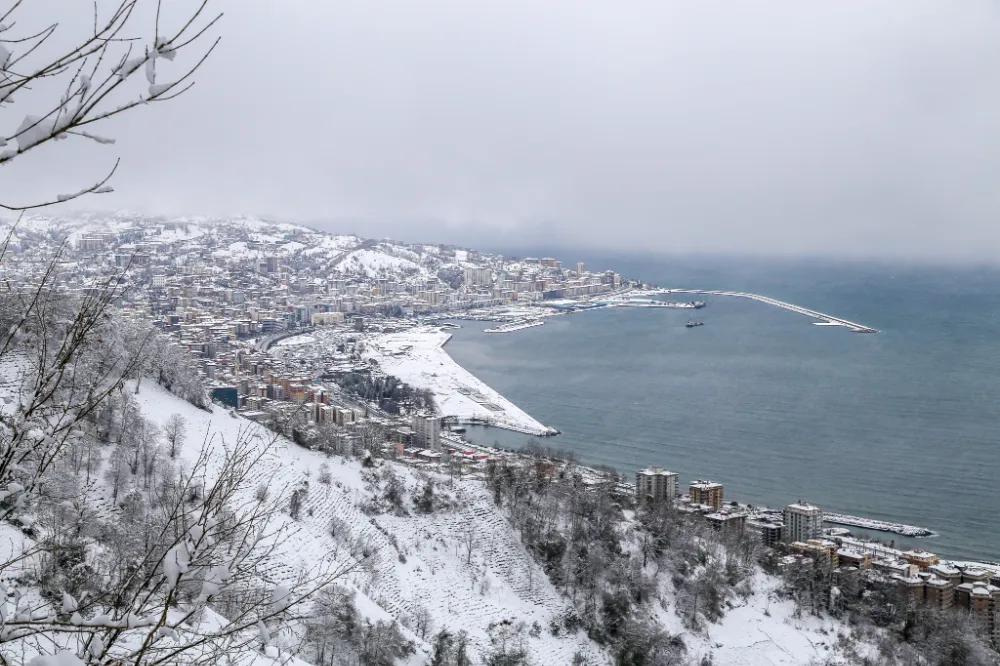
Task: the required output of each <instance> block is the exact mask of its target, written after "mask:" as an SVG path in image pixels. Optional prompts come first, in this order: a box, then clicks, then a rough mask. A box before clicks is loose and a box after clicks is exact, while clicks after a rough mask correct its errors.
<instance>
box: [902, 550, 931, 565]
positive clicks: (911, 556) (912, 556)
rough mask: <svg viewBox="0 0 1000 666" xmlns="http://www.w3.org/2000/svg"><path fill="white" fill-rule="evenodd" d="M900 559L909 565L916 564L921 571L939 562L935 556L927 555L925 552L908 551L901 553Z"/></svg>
mask: <svg viewBox="0 0 1000 666" xmlns="http://www.w3.org/2000/svg"><path fill="white" fill-rule="evenodd" d="M902 558H903V559H904V560H906V561H907V562H909V563H910V564H916V565H917V566H918V567H920V568H921V569H926V568H927V567H929V566H932V565H934V564H937V563H938V562H940V561H941V558H939V557H938V556H937V555H935V554H934V553H928V552H927V551H926V550H908V551H906V552H904V553H902Z"/></svg>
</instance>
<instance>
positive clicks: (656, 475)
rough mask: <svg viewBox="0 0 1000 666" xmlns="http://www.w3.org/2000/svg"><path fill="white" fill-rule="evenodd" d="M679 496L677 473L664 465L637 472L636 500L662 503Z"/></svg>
mask: <svg viewBox="0 0 1000 666" xmlns="http://www.w3.org/2000/svg"><path fill="white" fill-rule="evenodd" d="M676 496H677V474H676V473H675V472H668V471H667V470H665V469H663V468H662V467H652V466H650V467H647V468H646V469H641V470H639V471H638V472H636V473H635V500H636V503H637V504H639V505H642V504H645V503H646V502H652V503H654V504H661V503H663V502H673V501H674V497H676Z"/></svg>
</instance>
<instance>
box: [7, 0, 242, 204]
mask: <svg viewBox="0 0 1000 666" xmlns="http://www.w3.org/2000/svg"><path fill="white" fill-rule="evenodd" d="M30 1H31V0H12V1H11V2H10V4H9V5H8V6H7V7H6V8H3V7H2V6H0V109H7V110H8V113H6V114H4V116H3V117H5V118H6V117H17V116H20V117H21V118H22V120H21V121H20V123H19V124H18V125H17V126H16V127H9V128H0V168H8V169H9V168H11V167H10V165H11V163H13V162H14V161H15V160H17V159H18V158H20V157H21V156H23V155H25V154H26V153H28V152H30V151H32V150H35V149H36V148H40V147H42V146H44V145H45V144H48V143H54V142H57V141H61V140H64V139H67V138H69V137H74V138H80V139H87V140H90V141H94V142H96V143H98V144H103V145H109V144H114V139H112V138H109V137H105V136H102V135H100V134H97V133H96V132H95V129H94V128H95V127H96V126H97V125H98V124H101V123H103V121H106V120H108V119H110V118H112V117H114V116H118V115H121V114H123V113H126V112H128V111H131V110H133V109H135V108H137V107H139V106H141V105H143V104H148V103H151V102H162V101H166V100H168V99H173V98H174V97H177V96H178V95H180V94H183V93H184V92H186V91H187V90H189V89H190V88H191V86H192V85H194V80H193V76H194V74H195V72H196V71H197V70H198V68H199V67H201V65H202V64H203V63H204V62H205V60H206V59H207V58H208V56H209V55H210V54H211V53H212V51H213V50H214V49H215V47H216V45H217V44H218V43H219V38H216V39H215V40H214V41H211V42H208V40H207V39H206V35H207V34H208V33H209V31H210V29H211V28H212V26H213V25H215V23H216V22H217V21H218V20H219V19H220V18H221V17H222V14H215V15H210V14H209V13H208V11H207V10H208V4H209V0H202V2H201V4H199V5H198V6H197V7H196V8H195V9H194V10H193V11H192V12H190V13H189V14H185V15H183V16H181V17H171V18H174V19H178V18H179V20H175V21H174V22H175V23H176V26H177V27H176V28H175V29H173V30H169V31H164V30H163V22H164V21H166V19H167V18H168V17H167V14H168V13H169V12H167V11H165V8H164V7H163V6H162V0H157V1H156V4H155V5H153V4H152V0H115V2H117V4H111V5H110V6H105V5H103V4H102V3H99V2H95V4H94V15H93V27H92V29H91V30H89V31H87V32H86V33H83V34H79V35H74V34H71V33H69V32H68V31H67V29H65V28H64V27H63V26H61V25H60V23H59V22H58V21H57V22H52V23H46V24H42V25H35V26H32V25H29V24H25V25H22V24H21V22H20V21H19V20H18V19H19V18H20V16H21V15H22V14H26V13H27V11H26V9H27V5H28V3H30ZM147 7H148V8H149V9H150V10H153V9H155V17H156V18H155V22H153V25H152V26H144V25H141V21H142V19H144V16H143V14H144V12H143V10H144V9H146V8H147ZM150 28H151V29H150ZM203 42H204V43H203ZM189 47H190V48H191V49H194V50H196V53H195V54H194V55H193V57H192V58H190V62H189V63H188V64H187V65H184V66H180V63H177V65H176V66H174V67H171V65H173V64H174V63H173V61H174V60H175V59H176V57H177V55H178V54H179V53H182V52H184V53H186V52H187V51H188V49H189ZM140 72H142V73H140ZM143 74H144V75H145V77H144V78H145V81H144V83H142V84H140V80H141V79H143ZM15 109H16V111H17V112H19V113H10V111H12V110H15ZM118 166H119V162H118V160H115V161H114V163H113V165H111V166H109V167H107V168H106V169H104V171H103V175H101V176H100V177H98V178H97V179H96V180H95V181H94V182H92V183H91V184H89V185H86V186H84V187H82V188H72V189H70V190H69V192H68V193H57V194H55V195H54V196H53V197H52V198H51V199H48V200H45V201H35V202H24V201H3V200H0V208H3V209H6V210H28V209H32V208H41V207H44V206H51V205H53V204H57V203H62V202H65V201H71V200H73V199H77V198H79V197H81V196H84V195H86V194H103V193H107V192H111V191H112V187H111V186H110V185H109V184H108V183H109V181H110V180H111V177H112V176H113V175H114V174H115V171H116V170H117V168H118Z"/></svg>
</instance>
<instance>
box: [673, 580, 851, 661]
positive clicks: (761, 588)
mask: <svg viewBox="0 0 1000 666" xmlns="http://www.w3.org/2000/svg"><path fill="white" fill-rule="evenodd" d="M777 584H778V581H777V579H774V578H770V577H768V576H766V575H764V574H763V573H759V574H758V576H757V581H756V585H755V586H756V588H757V592H756V593H755V594H754V595H753V596H751V597H750V598H749V599H748V600H747V601H746V602H745V603H743V604H742V605H737V606H736V607H735V608H732V609H730V610H729V611H727V613H726V615H725V617H723V618H722V621H721V622H719V623H718V624H710V625H707V626H706V627H705V629H704V631H702V632H700V633H687V634H686V635H685V636H684V641H685V643H686V644H687V647H688V656H690V657H695V658H696V661H695V663H698V662H697V659H701V658H704V657H709V656H710V657H711V659H712V663H713V664H715V665H716V666H803V665H804V664H808V663H810V661H812V660H815V661H816V662H817V663H824V664H825V663H827V661H826V660H827V659H828V658H833V660H832V661H830V662H829V663H831V664H846V663H847V662H845V661H842V660H841V661H837V658H836V650H835V646H836V644H837V636H838V634H839V633H845V634H846V633H848V630H847V629H846V628H845V627H844V625H843V624H841V623H839V622H837V621H835V620H831V619H829V618H826V619H820V618H816V617H812V616H810V615H808V614H802V615H801V616H800V617H795V612H794V611H795V605H794V603H793V602H792V601H791V600H787V599H786V600H776V599H775V598H774V595H773V592H774V588H775V586H776V585H777ZM661 622H662V623H663V625H664V626H665V627H666V628H667V630H668V631H671V632H672V633H681V632H683V631H684V627H683V626H682V625H681V623H680V620H679V618H678V617H677V616H676V615H675V614H674V613H672V612H665V613H663V614H662V617H661Z"/></svg>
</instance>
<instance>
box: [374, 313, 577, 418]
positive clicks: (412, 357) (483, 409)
mask: <svg viewBox="0 0 1000 666" xmlns="http://www.w3.org/2000/svg"><path fill="white" fill-rule="evenodd" d="M449 340H451V334H450V333H447V332H445V331H443V330H442V329H441V328H440V327H438V326H417V327H415V328H411V329H408V330H406V331H402V332H398V333H386V334H382V335H379V336H375V337H371V338H368V340H367V341H366V342H367V348H366V350H365V353H364V357H365V358H366V359H370V360H374V361H376V362H377V363H378V365H379V367H380V368H382V370H383V371H384V372H386V373H387V374H390V375H393V376H395V377H398V378H399V379H400V380H402V381H404V382H406V383H407V384H409V385H411V386H413V387H415V388H419V389H426V390H428V391H430V392H431V393H432V394H433V396H434V402H435V404H436V405H437V409H438V412H440V414H441V415H442V416H445V417H448V418H451V419H454V421H455V422H456V423H460V424H479V425H488V426H492V427H496V428H503V429H504V430H511V431H513V432H518V433H522V434H525V435H532V436H536V437H549V436H552V435H556V434H558V432H559V431H558V430H556V429H555V428H551V427H548V426H546V425H544V424H542V423H541V422H539V421H537V420H536V419H535V418H533V417H532V416H531V415H529V414H528V413H527V412H525V411H524V410H522V409H521V408H520V407H518V406H517V405H515V404H514V403H512V402H511V401H510V400H508V399H507V398H505V397H504V396H502V395H501V394H500V393H499V392H497V391H496V390H494V389H493V388H491V387H490V386H488V385H487V384H486V383H485V382H483V381H482V380H480V379H479V378H478V377H476V376H475V375H473V374H472V373H471V372H469V371H468V370H466V369H465V368H463V367H462V366H461V365H459V364H458V362H457V361H455V360H454V359H453V358H452V357H451V356H450V355H449V354H448V352H447V351H445V349H444V347H445V345H446V344H447V343H448V341H449Z"/></svg>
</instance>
